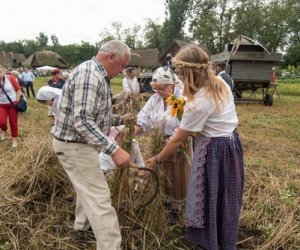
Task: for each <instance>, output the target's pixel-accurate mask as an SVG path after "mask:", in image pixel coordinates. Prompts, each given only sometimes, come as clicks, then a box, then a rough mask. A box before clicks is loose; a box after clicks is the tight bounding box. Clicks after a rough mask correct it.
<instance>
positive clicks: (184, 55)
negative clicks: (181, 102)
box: [172, 45, 228, 111]
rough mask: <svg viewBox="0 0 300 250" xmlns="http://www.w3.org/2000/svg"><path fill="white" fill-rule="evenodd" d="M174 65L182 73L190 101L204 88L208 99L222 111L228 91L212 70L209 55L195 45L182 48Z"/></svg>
mask: <svg viewBox="0 0 300 250" xmlns="http://www.w3.org/2000/svg"><path fill="white" fill-rule="evenodd" d="M172 63H173V64H174V65H175V67H176V68H177V69H179V70H181V71H182V75H183V83H184V89H183V94H184V95H185V96H186V97H187V98H188V99H189V100H193V99H194V96H195V94H196V93H197V92H198V91H199V90H200V89H201V88H204V89H205V90H206V92H207V94H208V97H210V98H212V99H213V100H214V102H215V104H216V106H217V110H218V111H220V110H221V103H222V101H224V98H225V99H227V98H228V91H227V89H226V86H225V84H224V83H223V82H222V81H221V80H220V79H218V78H217V77H216V76H215V74H214V73H213V71H212V70H211V69H210V64H211V63H210V62H209V58H208V55H207V54H206V53H205V52H204V51H203V50H202V49H201V48H199V47H198V46H195V45H191V46H187V47H184V48H182V49H181V50H180V51H179V53H178V54H177V55H176V56H175V58H174V59H173V60H172Z"/></svg>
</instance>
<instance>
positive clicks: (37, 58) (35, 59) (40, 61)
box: [23, 50, 68, 68]
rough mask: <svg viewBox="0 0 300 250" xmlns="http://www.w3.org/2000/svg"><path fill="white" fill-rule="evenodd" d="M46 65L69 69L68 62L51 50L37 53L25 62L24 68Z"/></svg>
mask: <svg viewBox="0 0 300 250" xmlns="http://www.w3.org/2000/svg"><path fill="white" fill-rule="evenodd" d="M45 65H48V66H52V67H56V68H67V67H68V63H67V61H66V60H65V59H64V58H63V57H62V56H60V55H59V54H57V53H55V52H53V51H49V50H43V51H37V52H35V53H34V54H32V55H31V56H30V57H28V58H27V59H26V61H25V62H23V66H27V67H28V66H31V67H32V68H36V67H41V66H45Z"/></svg>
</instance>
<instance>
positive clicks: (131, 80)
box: [122, 67, 140, 94]
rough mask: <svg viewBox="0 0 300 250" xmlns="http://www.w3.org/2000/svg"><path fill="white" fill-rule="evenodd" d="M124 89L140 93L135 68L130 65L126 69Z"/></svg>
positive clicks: (123, 81) (123, 82)
mask: <svg viewBox="0 0 300 250" xmlns="http://www.w3.org/2000/svg"><path fill="white" fill-rule="evenodd" d="M122 85H123V91H125V92H127V93H133V94H137V93H140V85H139V82H138V80H137V78H136V76H135V71H134V68H132V67H128V68H127V69H126V70H125V77H124V78H123V80H122Z"/></svg>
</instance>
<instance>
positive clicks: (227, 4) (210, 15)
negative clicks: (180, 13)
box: [189, 0, 234, 53]
mask: <svg viewBox="0 0 300 250" xmlns="http://www.w3.org/2000/svg"><path fill="white" fill-rule="evenodd" d="M233 16H234V11H233V5H232V1H231V0H219V1H217V0H194V1H193V7H192V11H191V18H190V19H191V21H190V25H189V30H190V32H191V33H192V38H193V40H195V41H198V43H200V44H203V45H206V46H207V47H208V49H209V50H210V51H211V52H212V53H217V52H220V51H221V50H223V48H224V45H225V44H226V43H228V42H229V41H232V40H233V38H234V30H233V26H232V19H233Z"/></svg>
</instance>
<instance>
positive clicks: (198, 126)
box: [180, 84, 238, 137]
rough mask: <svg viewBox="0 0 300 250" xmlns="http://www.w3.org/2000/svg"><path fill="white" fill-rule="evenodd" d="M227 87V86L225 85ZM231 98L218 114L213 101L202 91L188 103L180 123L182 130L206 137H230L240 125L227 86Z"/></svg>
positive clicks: (230, 96) (225, 102)
mask: <svg viewBox="0 0 300 250" xmlns="http://www.w3.org/2000/svg"><path fill="white" fill-rule="evenodd" d="M225 85H226V84H225ZM226 88H227V91H228V94H229V98H228V101H224V102H223V103H224V106H223V108H222V110H221V112H220V113H218V112H217V109H216V105H215V103H214V100H213V99H210V98H209V97H208V96H207V94H206V91H205V90H204V89H201V90H200V91H199V92H198V93H197V94H196V95H195V99H194V100H193V101H187V102H186V104H185V107H184V113H183V116H182V120H181V123H180V128H181V129H183V130H186V131H192V132H200V133H201V134H202V135H203V136H205V137H228V136H230V135H231V134H232V132H233V131H234V130H235V128H236V127H237V125H238V118H237V114H236V110H235V104H234V98H233V95H232V92H231V90H230V88H229V86H228V85H226Z"/></svg>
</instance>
